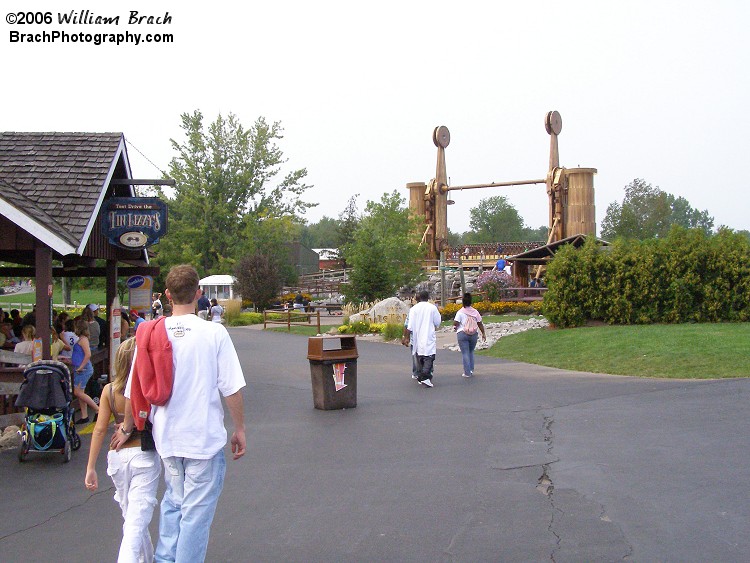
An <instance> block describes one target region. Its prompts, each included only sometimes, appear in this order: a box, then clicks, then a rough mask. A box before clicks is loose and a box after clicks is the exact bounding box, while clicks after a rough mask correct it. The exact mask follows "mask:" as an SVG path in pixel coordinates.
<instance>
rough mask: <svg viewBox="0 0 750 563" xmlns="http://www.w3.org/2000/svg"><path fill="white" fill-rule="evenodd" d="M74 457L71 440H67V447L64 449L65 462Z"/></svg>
mask: <svg viewBox="0 0 750 563" xmlns="http://www.w3.org/2000/svg"><path fill="white" fill-rule="evenodd" d="M72 457H73V450H72V449H71V447H70V441H68V440H65V449H64V450H63V463H68V462H69V461H70V459H71V458H72Z"/></svg>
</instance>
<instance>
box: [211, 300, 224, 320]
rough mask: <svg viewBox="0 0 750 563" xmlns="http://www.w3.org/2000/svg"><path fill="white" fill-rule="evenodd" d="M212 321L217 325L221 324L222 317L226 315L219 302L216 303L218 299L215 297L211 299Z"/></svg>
mask: <svg viewBox="0 0 750 563" xmlns="http://www.w3.org/2000/svg"><path fill="white" fill-rule="evenodd" d="M210 312H211V321H212V322H215V323H220V322H221V317H222V315H223V314H224V308H223V307H222V306H221V305H219V302H218V301H216V298H215V297H214V298H213V299H211V311H210Z"/></svg>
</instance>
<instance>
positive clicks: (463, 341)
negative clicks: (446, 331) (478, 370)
mask: <svg viewBox="0 0 750 563" xmlns="http://www.w3.org/2000/svg"><path fill="white" fill-rule="evenodd" d="M456 338H457V339H458V347H459V348H460V349H461V361H462V362H463V364H464V375H471V374H472V373H474V348H476V347H477V340H479V334H476V333H475V334H466V333H465V332H464V331H461V332H459V333H457V334H456Z"/></svg>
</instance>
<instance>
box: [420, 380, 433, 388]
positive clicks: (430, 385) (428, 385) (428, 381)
mask: <svg viewBox="0 0 750 563" xmlns="http://www.w3.org/2000/svg"><path fill="white" fill-rule="evenodd" d="M420 383H421V384H422V385H424V386H425V387H435V386H434V385H433V384H432V380H431V379H425V380H424V381H420Z"/></svg>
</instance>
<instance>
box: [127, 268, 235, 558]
mask: <svg viewBox="0 0 750 563" xmlns="http://www.w3.org/2000/svg"><path fill="white" fill-rule="evenodd" d="M198 281H199V278H198V272H196V270H195V268H193V267H192V266H189V265H181V266H174V267H173V268H172V269H171V270H170V271H169V274H168V275H167V280H166V285H167V289H166V292H165V293H166V296H167V299H169V300H170V302H171V303H172V304H173V311H172V316H171V317H166V318H165V319H164V320H162V319H159V320H155V321H150V323H154V324H153V329H152V330H145V331H144V329H146V328H147V326H146V324H144V325H142V326H141V327H140V328H139V329H138V334H139V335H141V337H142V338H140V339H138V338H137V348H136V358H135V360H134V362H133V364H134V368H133V370H132V372H131V377H130V380H129V381H128V388H127V389H126V393H125V395H126V396H127V397H129V398H130V399H131V402H132V414H133V415H134V416H135V417H136V426H137V427H138V428H139V429H140V428H142V427H143V424H144V423H145V419H144V417H146V416H148V417H149V418H150V419H151V420H152V423H153V436H154V443H155V444H156V450H157V451H158V452H159V455H160V456H161V458H162V461H163V462H164V480H165V482H166V486H167V487H166V491H165V493H164V499H163V500H162V503H161V516H160V520H159V542H158V544H157V546H156V553H155V556H156V560H157V561H179V562H181V563H182V562H193V561H204V560H205V557H206V549H207V547H208V535H209V530H210V528H211V522H212V521H213V517H214V513H215V511H216V504H217V502H218V500H219V495H220V494H221V490H222V488H223V486H224V473H225V471H226V462H225V460H224V451H223V448H224V446H225V445H226V442H227V431H226V429H225V428H224V409H223V408H222V404H221V397H224V401H225V402H226V405H227V407H228V408H229V413H230V415H231V418H232V422H233V424H234V433H233V434H232V438H231V440H230V443H231V447H232V452H233V454H234V459H239V458H240V457H242V456H243V455H244V454H245V422H244V412H243V404H242V393H241V389H242V388H243V387H244V386H245V377H244V375H243V373H242V367H241V366H240V361H239V358H238V357H237V352H236V350H235V349H234V345H233V344H232V340H231V339H230V337H229V333H228V332H227V330H226V329H225V328H224V326H223V325H222V324H221V323H207V322H203V321H202V320H200V319H199V318H198V317H197V316H196V315H195V308H196V305H197V302H198V298H199V297H200V295H201V293H200V290H199V289H198ZM150 323H149V324H150ZM159 325H163V326H159ZM165 329H166V330H165ZM164 332H166V334H164ZM141 333H143V334H141ZM167 339H168V342H166V340H167ZM170 346H171V357H172V361H171V365H173V370H172V373H171V374H170V373H167V374H166V377H165V376H164V374H162V373H160V371H165V370H166V368H162V369H161V370H160V369H159V368H158V367H157V366H164V365H168V364H170V362H166V363H164V362H163V359H164V358H163V356H164V354H165V353H166V354H169V352H170V351H169V347H170ZM141 354H147V355H149V356H148V357H147V358H146V359H145V362H139V358H138V356H139V355H141ZM167 359H168V358H167ZM149 366H151V369H149ZM142 370H143V372H142ZM172 374H173V381H172V392H171V395H169V398H168V399H166V402H164V403H163V404H162V405H161V406H155V405H151V406H150V411H151V414H150V416H149V415H148V410H149V406H148V404H145V405H144V404H143V399H144V396H143V394H141V395H140V397H139V392H143V393H145V392H146V390H147V389H148V388H149V385H151V388H153V387H154V386H157V385H161V384H162V383H164V382H165V381H167V385H168V379H169V376H170V375H172ZM135 380H137V381H138V385H137V386H136V382H135ZM157 380H158V383H157V382H156V381H157ZM131 382H132V385H131ZM149 396H150V395H149ZM139 405H140V406H139ZM128 418H129V417H128ZM128 418H126V420H125V422H124V423H123V425H122V430H121V433H122V434H124V435H125V436H127V435H128V433H129V432H131V431H132V427H129V424H131V423H130V422H129V420H128Z"/></svg>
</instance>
